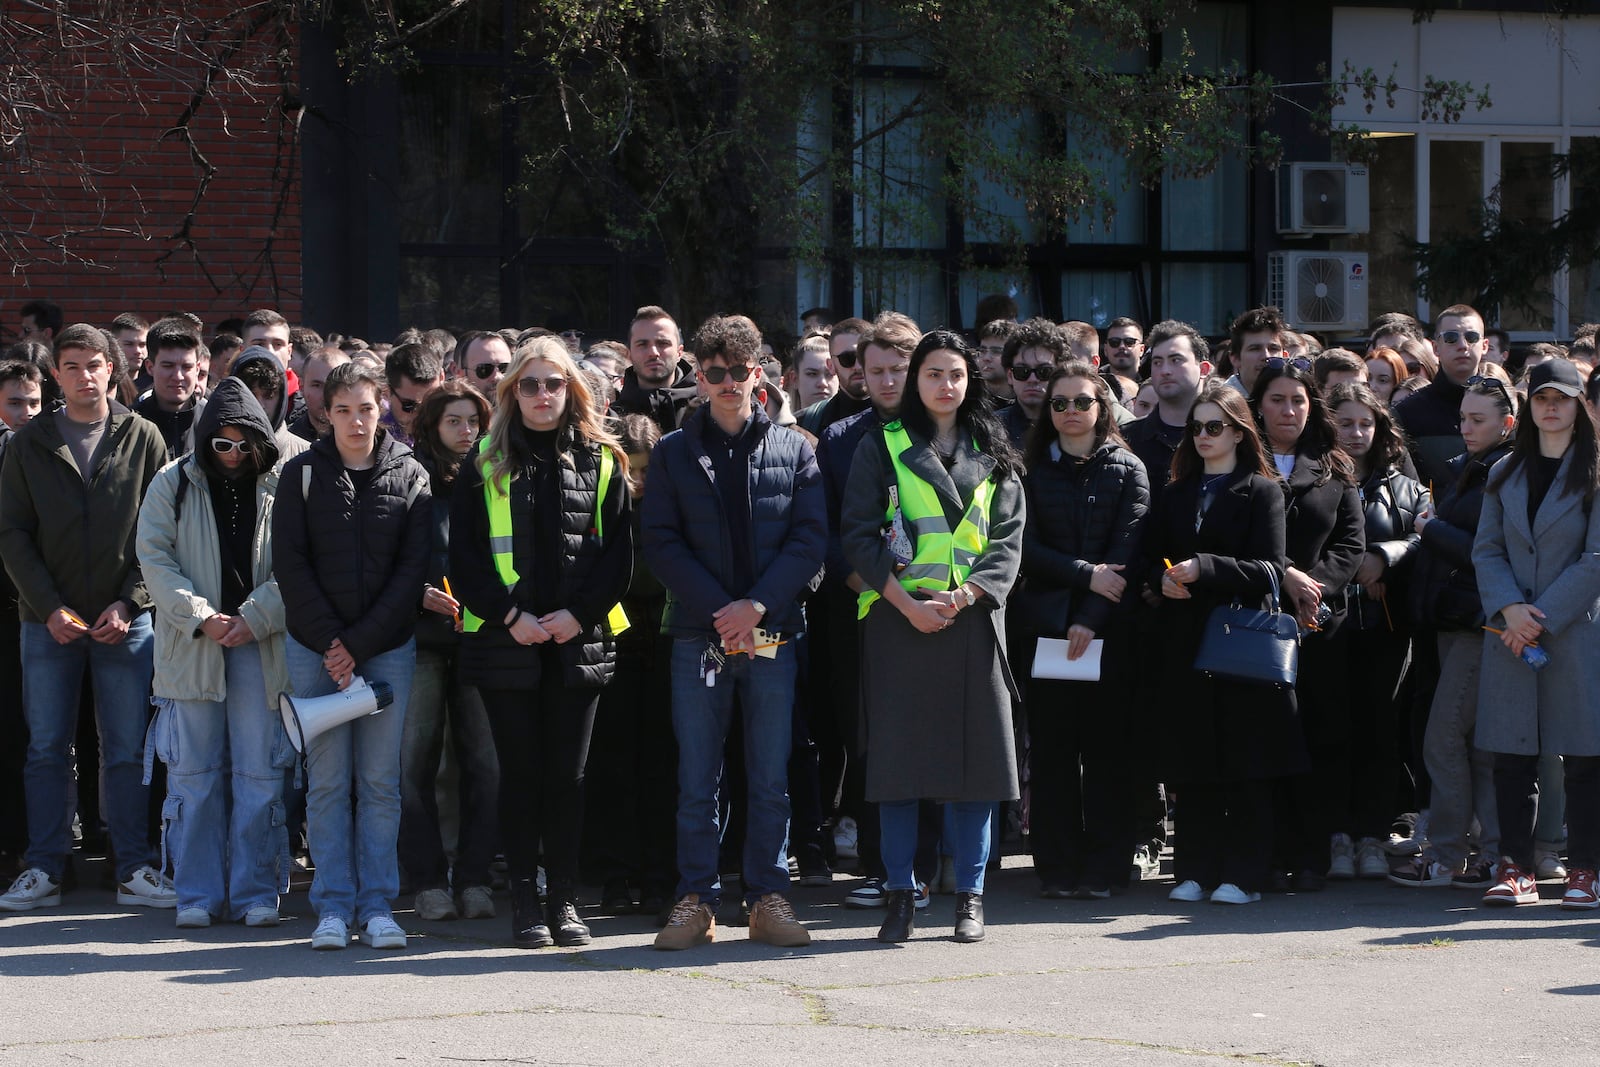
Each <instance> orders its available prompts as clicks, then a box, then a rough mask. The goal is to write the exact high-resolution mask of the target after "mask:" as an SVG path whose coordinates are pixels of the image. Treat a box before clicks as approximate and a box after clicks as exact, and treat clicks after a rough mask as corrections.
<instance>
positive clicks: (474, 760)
mask: <svg viewBox="0 0 1600 1067" xmlns="http://www.w3.org/2000/svg"><path fill="white" fill-rule="evenodd" d="M446 726H448V728H449V730H450V737H451V740H452V741H453V742H454V753H455V761H456V767H457V770H458V772H459V774H460V778H461V782H460V786H459V788H458V791H457V792H458V796H459V797H460V814H461V832H460V837H459V841H458V847H457V849H456V864H455V872H454V875H453V876H452V873H451V871H450V870H449V864H448V861H447V860H446V857H445V848H444V839H443V837H442V836H441V834H440V831H439V799H438V791H437V788H436V787H437V784H438V778H439V758H440V756H441V754H442V753H443V751H444V734H445V729H446ZM400 768H401V779H400V862H401V864H402V865H403V866H404V867H405V870H406V874H407V875H408V876H409V878H410V880H411V888H412V890H413V892H417V893H420V892H422V891H423V890H424V889H448V888H450V887H452V886H454V888H455V889H456V891H457V892H460V891H461V890H463V889H465V888H467V887H468V886H472V885H488V884H489V865H490V864H491V863H492V862H494V850H495V846H496V845H497V844H499V837H500V823H499V814H498V812H497V811H496V810H495V808H496V804H497V803H498V802H499V797H500V763H499V761H498V760H497V759H496V758H495V748H494V735H493V734H492V733H490V732H489V713H488V712H487V711H485V710H484V707H483V698H482V697H480V696H479V695H478V690H477V687H476V686H471V685H467V684H465V683H464V682H462V681H461V680H460V678H459V677H458V675H457V673H456V656H455V654H454V653H453V652H451V653H445V652H440V651H438V650H437V649H428V648H420V649H418V650H417V670H416V674H415V676H414V678H413V680H412V685H411V702H410V703H409V704H407V705H406V726H405V736H404V739H403V740H402V742H401V746H400Z"/></svg>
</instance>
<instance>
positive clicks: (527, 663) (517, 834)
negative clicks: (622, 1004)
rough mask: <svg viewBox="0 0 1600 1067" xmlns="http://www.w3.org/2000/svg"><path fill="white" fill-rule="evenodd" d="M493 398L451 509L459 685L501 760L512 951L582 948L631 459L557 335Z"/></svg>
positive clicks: (522, 354) (518, 363) (629, 536)
mask: <svg viewBox="0 0 1600 1067" xmlns="http://www.w3.org/2000/svg"><path fill="white" fill-rule="evenodd" d="M495 393H496V404H495V411H494V415H493V417H492V418H491V419H490V421H489V436H488V437H487V438H485V439H484V441H483V442H482V443H481V445H480V447H479V450H478V452H477V454H476V455H475V456H474V457H472V458H471V459H470V460H469V461H468V462H466V463H463V464H462V468H461V473H460V474H459V475H458V476H457V479H456V491H455V499H454V500H453V502H452V505H451V512H450V529H451V537H450V579H451V581H452V582H453V583H454V590H455V594H456V596H458V597H459V598H460V600H461V603H462V605H463V612H462V629H463V631H464V633H463V635H462V646H461V677H462V680H464V681H466V682H469V683H471V684H474V685H476V686H477V687H478V691H479V693H481V694H482V696H483V704H484V707H485V709H486V710H487V711H488V713H489V726H490V729H491V730H492V732H493V733H494V743H495V749H496V751H497V753H498V754H499V757H500V832H501V835H502V838H503V840H504V843H505V850H506V860H507V862H508V864H509V865H510V869H511V871H510V873H511V908H512V916H511V928H512V939H513V941H514V943H515V944H516V945H517V947H519V948H539V947H542V946H545V945H549V944H552V943H555V944H560V945H585V944H588V943H589V939H590V938H589V928H588V927H587V926H585V925H584V923H583V921H582V920H581V919H579V918H578V912H577V907H576V900H575V894H576V892H577V888H578V849H579V841H580V839H581V835H582V831H583V774H584V765H585V763H586V762H587V758H588V751H589V736H590V733H591V731H592V730H593V727H594V713H595V705H596V704H597V703H598V702H599V698H600V688H601V687H602V686H604V685H605V684H606V682H607V681H609V680H610V678H611V672H612V668H613V665H614V661H615V644H614V640H613V634H614V623H613V621H612V620H611V619H609V618H608V616H609V615H611V613H612V609H613V607H614V606H615V605H616V603H617V602H618V601H619V600H621V599H622V594H623V593H624V592H626V591H627V588H628V582H629V579H630V578H631V576H632V572H633V532H632V524H631V522H630V521H629V509H630V507H631V503H630V497H629V493H628V483H627V477H626V475H627V457H626V456H625V455H624V454H623V451H622V449H621V447H620V446H619V445H618V443H617V439H616V437H615V436H614V435H613V434H612V433H611V432H610V431H609V430H607V429H606V428H605V424H604V423H603V422H602V421H601V417H600V413H599V411H598V410H597V409H596V407H595V405H594V402H593V398H592V397H591V395H590V392H589V388H588V386H587V384H586V382H585V379H584V376H583V375H582V374H581V373H580V372H579V371H578V368H577V365H576V364H575V363H574V362H573V361H572V357H571V356H570V355H569V354H568V353H567V349H566V346H565V345H564V344H563V343H562V341H561V339H560V338H559V337H539V338H534V339H533V340H531V341H529V342H527V343H526V344H523V345H520V346H518V348H517V351H516V354H515V355H514V356H513V358H512V361H511V367H510V369H509V370H508V371H507V372H506V375H505V377H504V378H503V379H502V380H501V382H500V384H499V385H498V386H497V387H496V389H495ZM615 625H616V626H620V625H621V623H620V620H617V621H616V622H615ZM541 841H542V843H543V854H544V863H545V868H546V870H547V872H548V875H549V890H548V904H547V907H546V910H545V914H544V915H541V914H540V912H539V902H538V893H537V889H536V887H535V873H536V871H537V868H538V862H539V856H540V844H541Z"/></svg>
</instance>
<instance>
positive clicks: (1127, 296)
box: [1061, 270, 1141, 330]
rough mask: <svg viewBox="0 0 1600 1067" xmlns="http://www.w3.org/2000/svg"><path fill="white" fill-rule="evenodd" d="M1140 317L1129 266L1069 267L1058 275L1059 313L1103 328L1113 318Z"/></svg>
mask: <svg viewBox="0 0 1600 1067" xmlns="http://www.w3.org/2000/svg"><path fill="white" fill-rule="evenodd" d="M1123 315H1126V316H1128V317H1129V318H1132V319H1140V318H1141V308H1140V307H1139V301H1138V295H1137V293H1136V292H1135V287H1134V277H1133V272H1132V271H1130V270H1069V271H1063V272H1062V275H1061V317H1062V319H1064V320H1065V319H1078V320H1080V321H1082V322H1087V323H1088V324H1089V325H1091V326H1093V327H1094V328H1095V329H1097V330H1104V329H1105V328H1106V325H1107V324H1108V323H1110V322H1111V320H1112V319H1114V318H1118V317H1119V316H1123Z"/></svg>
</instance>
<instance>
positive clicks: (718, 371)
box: [700, 363, 756, 385]
mask: <svg viewBox="0 0 1600 1067" xmlns="http://www.w3.org/2000/svg"><path fill="white" fill-rule="evenodd" d="M755 372H756V369H755V368H754V367H753V366H751V365H750V364H748V363H738V364H735V365H734V366H732V367H701V368H700V373H701V374H703V375H705V376H706V381H708V382H710V383H711V384H712V385H721V384H722V383H723V381H724V380H725V379H726V378H728V377H730V376H731V377H732V378H733V380H734V381H736V382H747V381H749V380H750V375H752V374H754V373H755Z"/></svg>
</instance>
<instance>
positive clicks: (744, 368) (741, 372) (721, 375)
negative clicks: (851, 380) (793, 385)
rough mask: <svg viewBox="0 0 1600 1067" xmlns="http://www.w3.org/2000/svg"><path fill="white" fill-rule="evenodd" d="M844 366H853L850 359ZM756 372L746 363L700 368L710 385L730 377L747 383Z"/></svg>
mask: <svg viewBox="0 0 1600 1067" xmlns="http://www.w3.org/2000/svg"><path fill="white" fill-rule="evenodd" d="M845 365H846V366H854V365H855V361H854V360H853V359H852V360H851V361H850V362H849V363H847V364H845ZM755 372H756V369H755V367H753V366H751V365H750V364H748V363H740V364H738V365H736V366H732V367H701V368H700V373H701V374H703V375H705V378H706V381H708V382H710V383H711V384H712V385H721V384H722V383H723V381H725V380H726V379H727V378H729V377H732V378H733V380H734V381H736V382H747V381H749V380H750V375H752V374H754V373H755Z"/></svg>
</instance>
